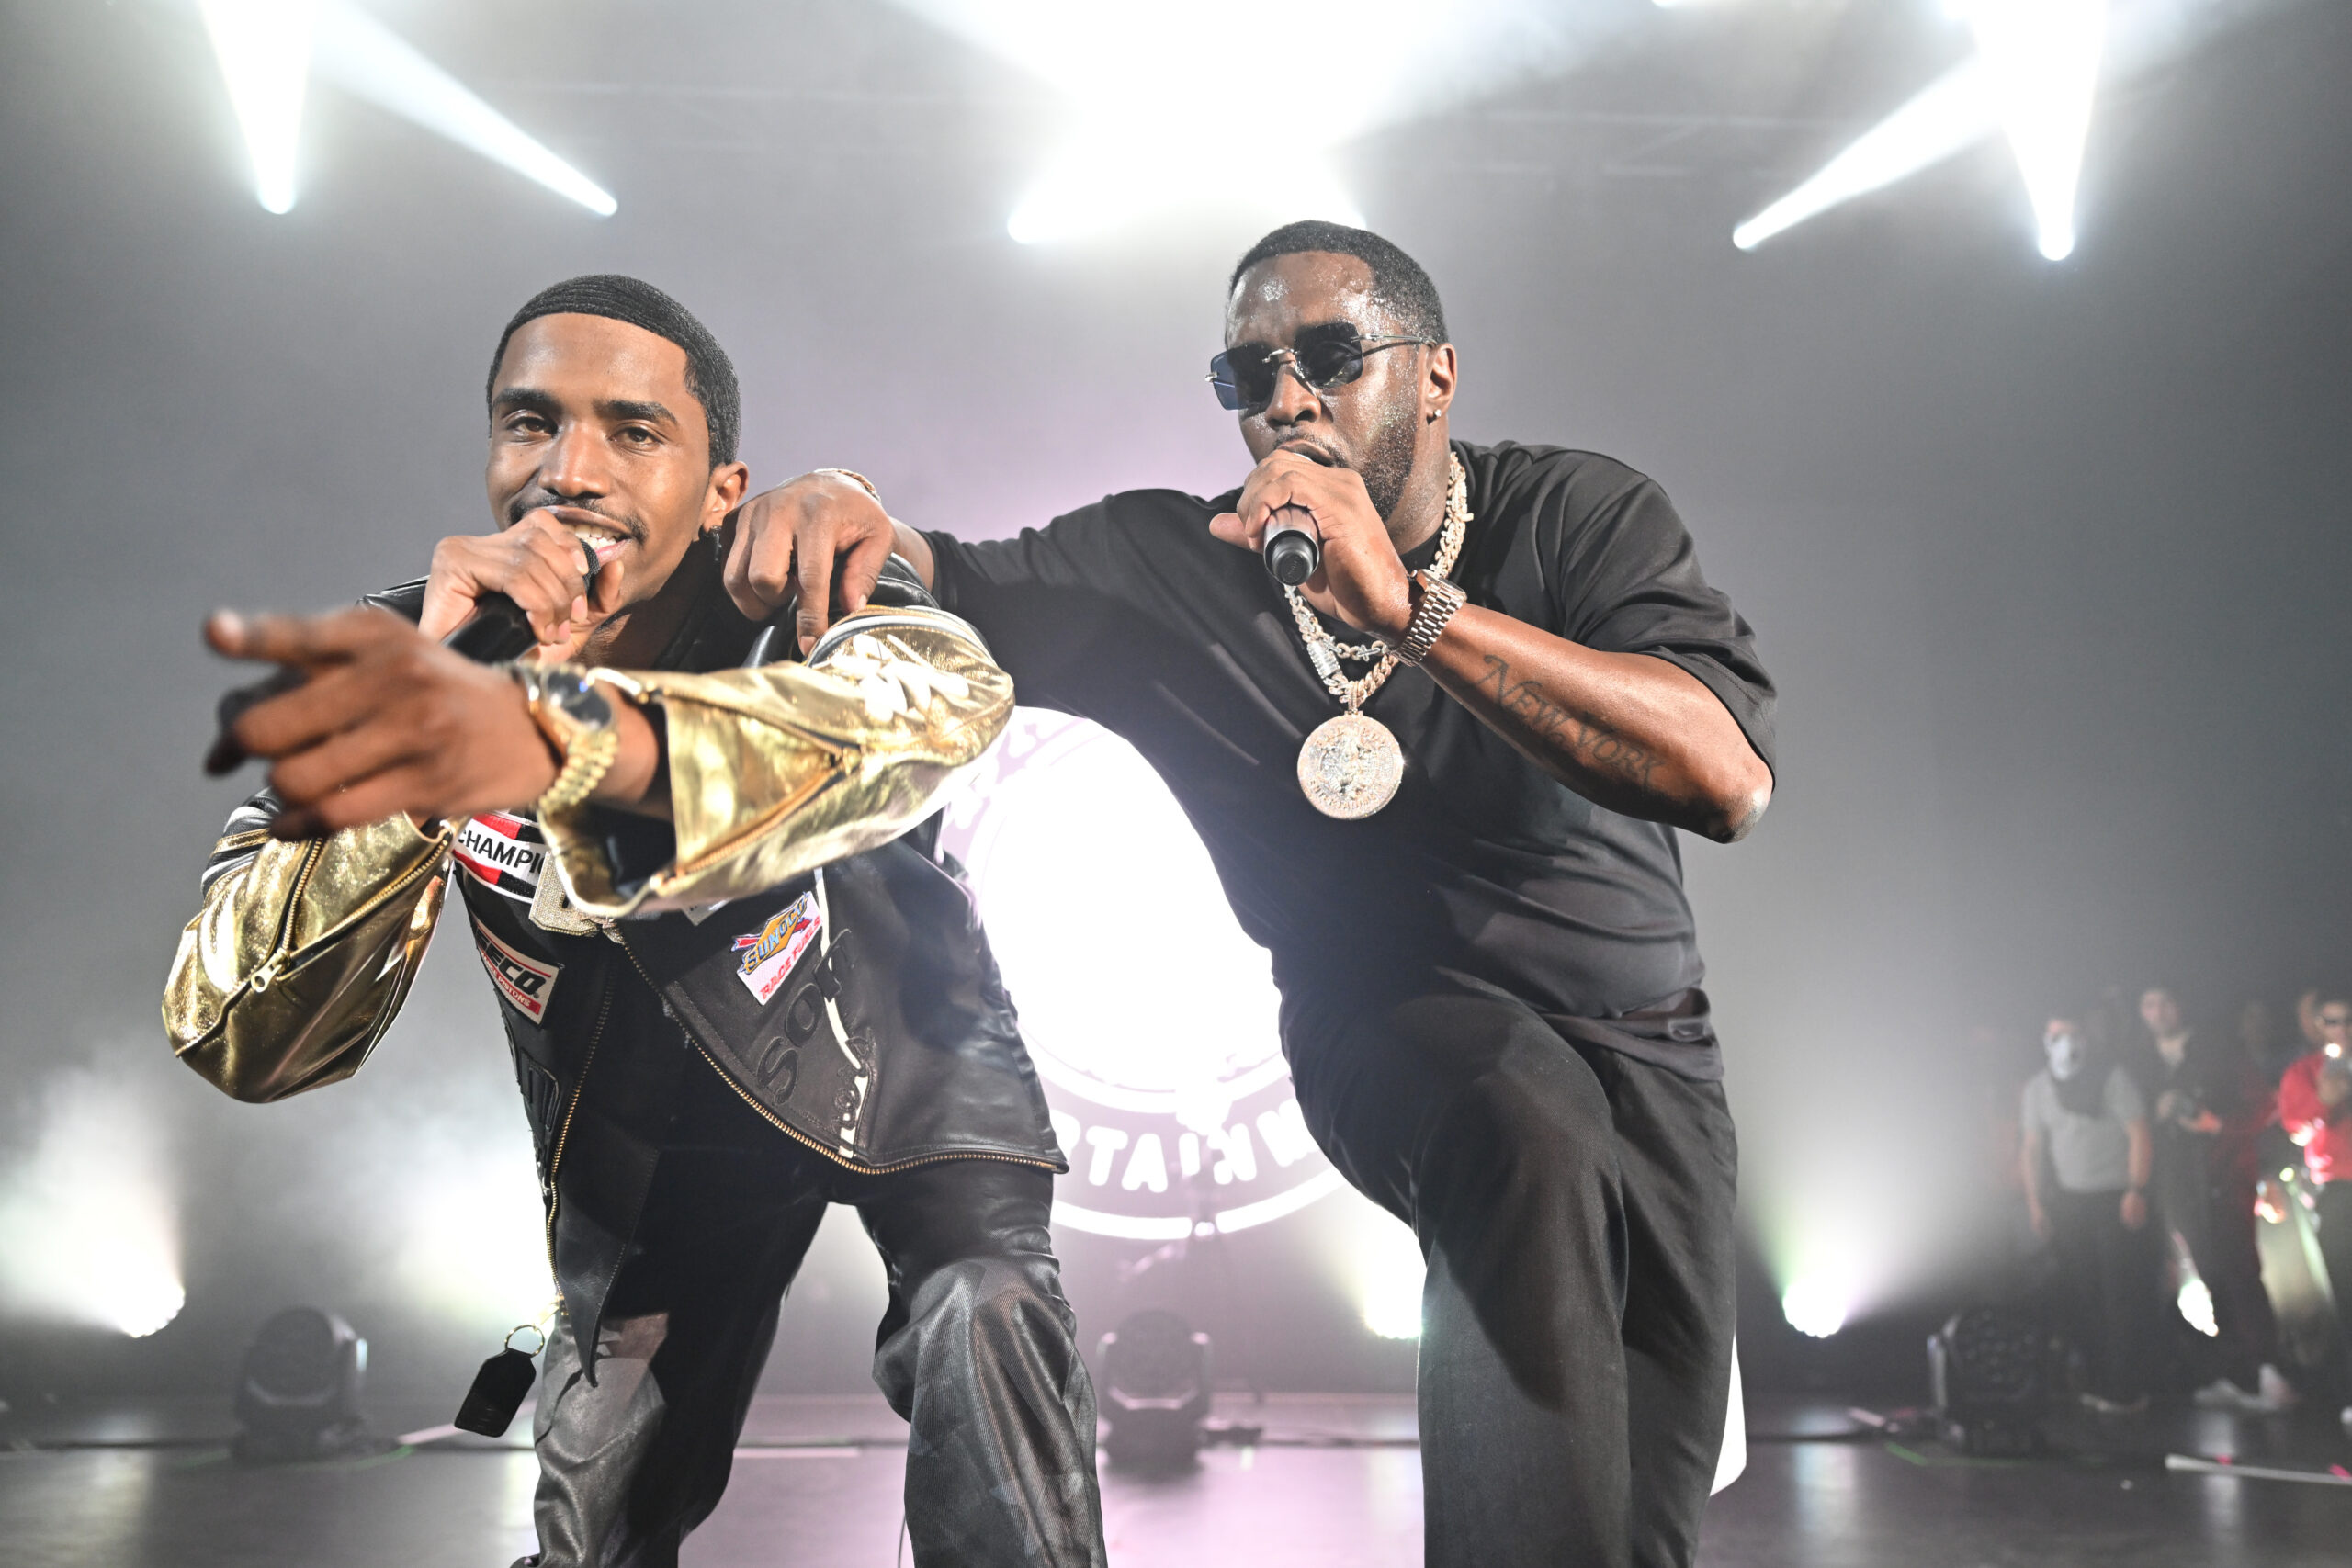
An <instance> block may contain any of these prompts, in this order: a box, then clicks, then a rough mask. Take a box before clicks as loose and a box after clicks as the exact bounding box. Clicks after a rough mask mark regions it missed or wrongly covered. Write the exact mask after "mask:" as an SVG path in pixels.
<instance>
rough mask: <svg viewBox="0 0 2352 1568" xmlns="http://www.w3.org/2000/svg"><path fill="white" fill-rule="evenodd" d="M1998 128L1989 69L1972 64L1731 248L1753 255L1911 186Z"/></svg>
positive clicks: (1740, 232) (1758, 219)
mask: <svg viewBox="0 0 2352 1568" xmlns="http://www.w3.org/2000/svg"><path fill="white" fill-rule="evenodd" d="M1997 126H1998V121H1997V120H1996V118H1995V116H1994V112H1993V96H1992V94H1991V92H1990V91H1989V90H1988V89H1987V87H1986V85H1985V67H1984V64H1983V63H1982V62H1979V61H1975V60H1970V61H1967V62H1963V63H1962V64H1961V65H1958V66H1955V67H1954V68H1953V69H1952V70H1951V72H1950V73H1947V74H1946V75H1944V76H1943V77H1942V78H1941V79H1940V80H1939V81H1938V82H1937V83H1936V84H1935V85H1933V86H1930V87H1929V88H1928V89H1927V90H1926V91H1925V92H1923V93H1921V94H1920V95H1919V96H1917V97H1915V98H1913V99H1912V100H1911V101H1910V102H1909V103H1907V104H1905V105H1904V106H1903V107H1901V108H1899V109H1897V110H1895V111H1894V113H1893V114H1891V115H1889V116H1887V117H1886V118H1884V119H1883V120H1881V121H1879V123H1878V124H1876V125H1875V126H1872V127H1871V129H1870V130H1866V131H1864V132H1863V133H1862V134H1861V136H1860V138H1859V139H1857V140H1856V141H1854V143H1853V144H1852V145H1851V146H1849V147H1848V148H1847V149H1846V150H1845V151H1844V152H1840V153H1838V155H1837V156H1836V157H1835V158H1832V159H1830V160H1829V162H1828V163H1827V164H1824V165H1823V166H1822V169H1821V172H1820V173H1818V174H1816V175H1814V176H1813V177H1812V178H1811V179H1809V180H1807V181H1805V182H1804V184H1803V185H1801V186H1797V187H1796V189H1794V190H1792V191H1791V192H1789V194H1788V195H1786V196H1784V197H1781V199H1780V200H1778V201H1776V202H1774V203H1772V205H1771V206H1770V207H1768V208H1766V209H1764V210H1763V211H1761V212H1759V213H1758V214H1757V215H1756V216H1755V217H1753V218H1751V219H1749V220H1747V222H1745V223H1743V224H1741V225H1740V226H1739V227H1738V228H1736V229H1735V230H1733V231H1732V235H1731V243H1733V244H1735V245H1736V246H1738V247H1739V248H1740V249H1741V250H1743V251H1752V250H1754V249H1755V248H1756V247H1757V246H1758V245H1760V244H1762V243H1764V242H1765V241H1767V240H1769V239H1770V238H1772V237H1773V236H1774V235H1775V234H1780V233H1784V232H1786V231H1789V230H1791V229H1793V228H1795V227H1796V226H1797V225H1798V224H1800V223H1802V222H1804V220H1806V219H1808V218H1812V217H1815V216H1818V215H1819V214H1821V213H1824V212H1826V211H1828V210H1829V209H1831V208H1833V207H1837V206H1839V205H1841V204H1843V203H1845V202H1849V201H1851V200H1853V199H1854V197H1858V196H1866V195H1868V194H1869V193H1870V192H1871V191H1874V190H1878V189H1881V188H1883V187H1884V186H1891V185H1893V184H1894V183H1895V182H1896V181H1898V180H1906V179H1909V178H1910V177H1911V176H1912V175H1916V174H1917V173H1918V172H1919V171H1920V170H1922V169H1925V168H1927V167H1928V166H1929V165H1931V164H1939V163H1941V162H1943V161H1944V160H1945V159H1946V158H1949V157H1951V155H1952V154H1953V153H1955V152H1960V151H1961V150H1962V149H1963V148H1966V147H1968V146H1970V145H1971V144H1973V143H1974V142H1976V141H1982V140H1983V139H1984V138H1985V137H1986V136H1989V135H1990V134H1992V132H1993V131H1994V130H1996V129H1997Z"/></svg>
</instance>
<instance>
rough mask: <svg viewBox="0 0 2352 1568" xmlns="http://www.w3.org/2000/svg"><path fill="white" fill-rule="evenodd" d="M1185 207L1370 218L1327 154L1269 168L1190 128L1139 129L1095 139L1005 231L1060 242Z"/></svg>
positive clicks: (1027, 241) (1033, 195) (1055, 170)
mask: <svg viewBox="0 0 2352 1568" xmlns="http://www.w3.org/2000/svg"><path fill="white" fill-rule="evenodd" d="M1185 208H1223V209H1234V208H1239V209H1248V210H1251V211H1254V212H1255V213H1257V214H1258V216H1259V217H1260V218H1261V219H1262V220H1265V221H1267V222H1271V223H1280V222H1288V221H1290V220H1294V219H1300V218H1322V219H1328V220H1330V221H1332V222H1335V223H1345V224H1348V225H1350V226H1351V227H1361V226H1362V225H1363V213H1362V212H1361V211H1360V210H1358V209H1357V208H1356V205H1355V203H1354V202H1352V201H1351V200H1350V199H1349V198H1348V194H1347V192H1346V191H1344V190H1342V189H1341V188H1340V182H1339V180H1338V178H1337V176H1335V175H1333V174H1332V172H1331V171H1330V169H1329V167H1328V166H1327V165H1326V164H1324V163H1323V162H1322V161H1321V160H1320V159H1317V158H1311V157H1310V158H1306V159H1304V160H1300V161H1298V162H1297V163H1295V164H1287V163H1286V164H1285V166H1283V167H1275V168H1267V167H1264V166H1263V161H1262V160H1260V159H1255V158H1249V157H1243V156H1241V155H1240V154H1239V153H1238V152H1237V151H1233V150H1230V149H1228V148H1227V146H1226V145H1224V144H1223V143H1222V142H1218V141H1209V142H1206V143H1204V141H1202V139H1201V138H1200V137H1199V136H1198V135H1197V134H1195V133H1192V132H1190V131H1189V130H1188V131H1187V132H1186V133H1185V134H1182V135H1171V136H1169V137H1166V138H1165V139H1162V140H1158V141H1153V140H1150V139H1148V138H1145V137H1143V136H1141V135H1137V134H1128V135H1125V136H1122V137H1114V138H1110V139H1105V140H1090V141H1087V142H1086V143H1084V144H1083V145H1082V146H1081V147H1080V149H1079V150H1078V151H1076V152H1072V153H1070V154H1069V155H1068V156H1066V157H1065V158H1063V159H1062V161H1061V162H1059V163H1058V164H1056V165H1054V167H1052V168H1051V169H1050V170H1048V171H1047V172H1046V175H1045V177H1044V178H1043V179H1041V180H1039V181H1038V182H1037V184H1036V185H1035V186H1032V187H1031V188H1030V190H1029V193H1028V194H1027V195H1026V196H1024V197H1022V199H1021V204H1020V205H1019V206H1018V207H1016V208H1014V209H1013V211H1012V217H1011V218H1010V219H1008V220H1006V222H1005V226H1004V230H1005V232H1006V233H1007V234H1009V235H1011V236H1012V238H1013V240H1015V241H1016V242H1018V243H1021V244H1024V245H1043V244H1053V243H1059V242H1062V241H1066V240H1077V239H1084V238H1086V237H1088V236H1091V235H1094V234H1099V233H1101V232H1103V231H1106V230H1110V229H1114V228H1117V227H1119V226H1121V225H1124V224H1126V223H1129V222H1132V221H1134V220H1136V219H1138V218H1141V217H1144V216H1146V215H1148V214H1150V213H1153V212H1164V211H1168V210H1170V209H1185Z"/></svg>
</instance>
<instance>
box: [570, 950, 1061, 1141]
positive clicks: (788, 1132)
mask: <svg viewBox="0 0 2352 1568" xmlns="http://www.w3.org/2000/svg"><path fill="white" fill-rule="evenodd" d="M613 931H614V933H615V935H616V936H618V935H619V931H620V928H619V927H618V926H615V927H614V928H613ZM620 944H621V951H622V952H623V953H628V961H629V962H630V963H631V964H635V965H636V966H637V972H638V974H639V976H643V978H644V980H645V983H646V985H647V986H648V987H651V989H652V991H653V994H654V995H655V996H656V997H659V996H660V995H661V994H662V987H659V986H656V985H654V983H653V976H650V975H647V974H646V973H645V965H644V964H642V963H639V960H638V956H637V950H636V949H635V948H633V947H631V946H629V944H628V939H627V938H626V937H622V938H620ZM678 1032H680V1033H681V1034H684V1035H685V1038H686V1043H688V1044H690V1045H692V1046H693V1047H694V1048H695V1055H698V1056H700V1057H701V1058H702V1059H703V1060H704V1061H706V1062H708V1063H709V1064H710V1070H711V1071H712V1072H714V1073H717V1074H718V1081H719V1082H721V1083H723V1084H725V1085H726V1086H727V1087H728V1088H729V1089H733V1090H734V1091H735V1097H736V1098H737V1099H739V1100H741V1101H742V1102H743V1103H744V1104H746V1105H748V1106H750V1107H751V1108H752V1110H753V1111H757V1112H758V1113H759V1116H760V1120H761V1121H763V1122H766V1123H767V1124H768V1125H769V1126H771V1127H774V1128H775V1130H776V1131H777V1132H779V1133H782V1134H784V1135H785V1136H786V1137H787V1138H790V1139H791V1140H792V1141H793V1142H794V1143H796V1144H799V1145H803V1146H804V1147H807V1148H810V1149H813V1150H815V1151H816V1152H817V1153H819V1154H820V1155H822V1156H825V1157H826V1158H827V1159H829V1160H831V1161H832V1162H833V1163H834V1164H835V1165H837V1166H840V1167H841V1168H842V1169H843V1170H849V1171H855V1172H857V1173H858V1174H859V1175H862V1176H888V1175H889V1174H890V1173H891V1172H892V1171H898V1170H906V1169H909V1168H912V1167H914V1166H918V1165H936V1164H938V1163H939V1162H941V1161H943V1160H951V1159H993V1160H1001V1161H1003V1162H1004V1163H1005V1164H1007V1165H1029V1166H1035V1167H1036V1168H1038V1169H1040V1170H1048V1171H1050V1170H1052V1169H1053V1168H1054V1163H1053V1161H1051V1160H1043V1159H1035V1158H1032V1157H1030V1156H1025V1155H1001V1154H993V1153H990V1152H989V1151H988V1150H986V1149H952V1150H949V1151H948V1152H946V1153H944V1154H935V1155H916V1156H913V1157H911V1158H909V1159H901V1160H893V1161H891V1162H890V1163H889V1164H888V1165H860V1164H857V1163H856V1162H854V1161H852V1160H846V1159H843V1158H842V1156H841V1154H840V1153H839V1151H837V1150H834V1149H829V1148H827V1147H826V1146H825V1145H822V1144H820V1143H819V1142H818V1141H817V1140H816V1139H814V1138H812V1137H810V1136H809V1134H806V1133H804V1132H802V1131H801V1130H800V1129H799V1128H797V1127H795V1126H793V1125H792V1124H791V1123H790V1122H786V1120H785V1119H784V1118H783V1117H781V1116H778V1115H777V1114H776V1113H775V1111H770V1110H769V1109H768V1108H767V1107H766V1106H764V1105H763V1104H761V1103H760V1101H759V1100H758V1098H757V1097H756V1096H754V1095H753V1094H752V1091H751V1090H749V1089H745V1088H744V1087H743V1086H742V1085H741V1084H740V1083H738V1082H736V1081H735V1075H734V1074H732V1073H730V1072H729V1071H728V1070H727V1069H726V1068H725V1067H724V1066H720V1065H719V1061H718V1057H716V1056H714V1055H711V1054H710V1053H709V1052H708V1051H707V1050H705V1049H703V1044H702V1042H701V1041H699V1040H696V1039H695V1037H694V1035H693V1034H692V1032H689V1031H688V1030H687V1029H686V1027H685V1025H684V1024H683V1023H682V1024H680V1025H679V1026H678ZM582 1076H585V1075H584V1074H583V1075H582Z"/></svg>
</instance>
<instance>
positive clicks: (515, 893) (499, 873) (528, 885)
mask: <svg viewBox="0 0 2352 1568" xmlns="http://www.w3.org/2000/svg"><path fill="white" fill-rule="evenodd" d="M452 852H453V853H454V854H455V855H456V856H457V861H458V864H459V865H461V866H463V867H464V868H465V872H466V874H467V875H468V876H470V877H472V878H473V879H474V880H475V881H476V882H479V883H481V885H482V886H484V887H487V888H489V889H491V891H492V892H494V893H503V894H504V895H506V897H509V898H512V899H514V900H515V902H516V903H518V904H527V903H529V902H530V901H531V899H532V897H534V896H535V895H536V894H537V892H538V890H539V874H540V873H541V872H542V871H544V870H546V869H547V858H548V846H547V840H545V839H544V838H542V837H541V836H540V834H539V825H538V824H537V823H536V822H533V821H530V820H529V819H527V818H521V817H517V816H515V815H514V814H513V813H512V812H506V811H492V812H487V813H485V814H483V815H482V816H480V817H473V818H467V821H466V825H465V826H464V827H463V828H460V829H458V841H457V843H456V845H455V846H453V849H452Z"/></svg>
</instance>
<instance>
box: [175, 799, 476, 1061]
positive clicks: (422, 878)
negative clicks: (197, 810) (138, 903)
mask: <svg viewBox="0 0 2352 1568" xmlns="http://www.w3.org/2000/svg"><path fill="white" fill-rule="evenodd" d="M265 802H266V797H257V800H256V802H254V803H249V804H248V805H247V806H246V807H243V808H241V809H240V810H239V811H238V812H237V813H236V815H234V816H232V818H230V819H229V830H228V831H227V832H226V833H224V834H223V836H222V837H221V839H220V843H219V844H218V845H216V846H215V848H214V850H213V856H212V862H211V864H210V865H209V866H208V867H207V868H206V874H205V886H204V907H203V908H200V909H198V911H197V916H196V919H193V920H190V921H189V922H188V924H187V929H186V930H185V931H181V932H180V944H179V952H178V953H177V954H176V955H175V957H174V958H173V960H172V973H171V978H170V979H169V980H167V981H166V982H165V983H164V1034H165V1035H166V1036H167V1037H168V1038H169V1039H170V1041H171V1043H172V1051H173V1054H174V1055H176V1056H178V1057H179V1058H180V1060H182V1061H184V1062H186V1063H187V1065H188V1066H191V1067H193V1068H195V1069H196V1070H197V1071H198V1073H200V1074H202V1075H203V1076H204V1077H205V1078H206V1080H207V1081H209V1083H211V1084H212V1085H213V1086H214V1087H215V1088H217V1089H220V1090H221V1091H222V1092H224V1093H226V1094H229V1095H232V1096H233V1097H234V1098H236V1099H238V1100H253V1101H262V1100H283V1099H285V1098H286V1097H287V1096H288V1095H290V1094H299V1093H300V1092H301V1091H302V1090H304V1089H316V1088H318V1087H319V1086H320V1085H322V1084H330V1083H334V1082H336V1081H338V1080H339V1079H342V1078H347V1077H350V1076H351V1075H352V1074H353V1073H355V1072H357V1071H358V1070H359V1065H360V1063H361V1062H363V1061H365V1060H366V1059H367V1057H368V1052H369V1051H370V1050H372V1049H374V1047H375V1044H376V1042H377V1041H378V1040H379V1039H380V1038H381V1037H382V1035H383V1032H384V1031H385V1030H386V1029H387V1028H388V1027H390V1024H391V1021H392V1019H393V1016H394V1015H395V1014H397V1013H398V1012H399V1011H400V1006H401V1001H402V1000H403V999H404V998H406V997H407V995H408V987H409V982H410V980H411V979H412V978H413V977H414V976H415V974H416V968H417V964H418V963H419V962H420V961H421V960H422V959H423V958H424V947H425V943H426V942H427V941H428V940H429V939H430V938H431V936H432V934H433V922H434V919H435V916H436V915H438V914H439V912H440V908H441V896H442V893H443V890H444V888H445V886H446V884H447V863H448V854H449V842H450V837H451V834H450V830H449V829H447V828H444V829H441V830H440V831H438V832H436V833H432V834H427V833H422V832H419V831H418V830H417V829H416V828H415V827H414V825H413V824H412V823H411V822H410V820H409V819H408V818H406V817H404V816H402V817H394V818H390V819H389V820H387V821H383V822H377V823H373V824H370V825H369V826H368V827H365V828H348V829H345V830H344V831H342V832H340V833H335V834H333V835H330V836H329V837H326V838H323V839H311V840H304V841H302V842H300V843H281V842H279V841H278V840H274V839H272V838H270V837H269V835H268V833H267V831H266V825H267V822H268V819H269V816H270V815H271V812H272V811H273V810H274V803H265Z"/></svg>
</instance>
